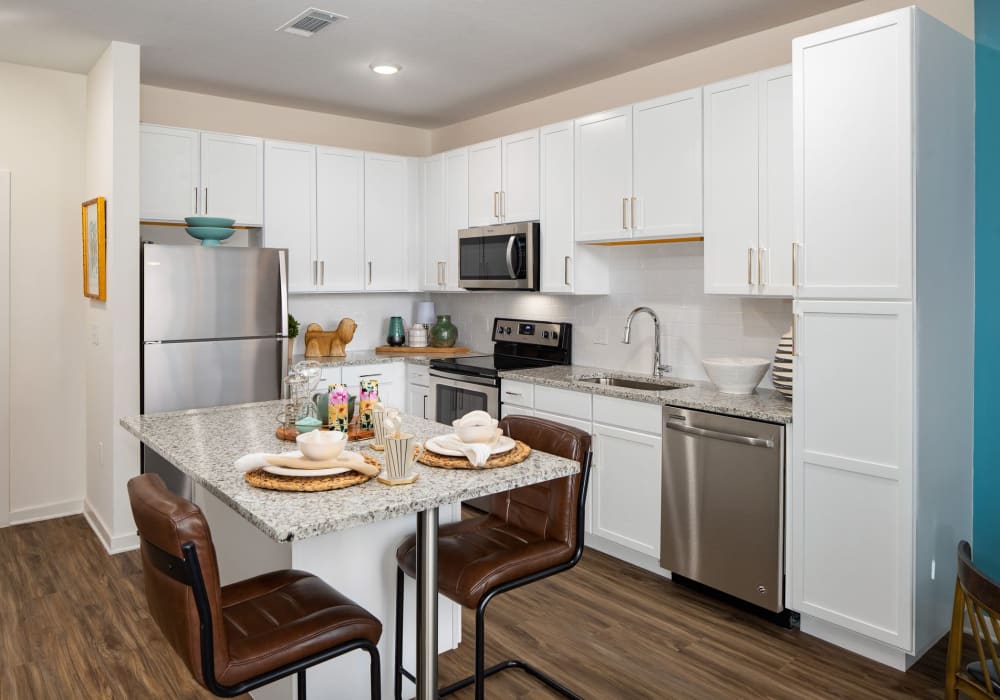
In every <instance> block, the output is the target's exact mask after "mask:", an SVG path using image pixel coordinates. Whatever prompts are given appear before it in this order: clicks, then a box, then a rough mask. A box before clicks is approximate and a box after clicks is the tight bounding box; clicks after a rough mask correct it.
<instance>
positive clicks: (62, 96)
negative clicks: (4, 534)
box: [0, 63, 87, 522]
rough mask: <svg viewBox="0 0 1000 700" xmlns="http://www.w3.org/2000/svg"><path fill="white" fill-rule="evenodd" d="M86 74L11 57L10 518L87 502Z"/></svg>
mask: <svg viewBox="0 0 1000 700" xmlns="http://www.w3.org/2000/svg"><path fill="white" fill-rule="evenodd" d="M86 81H87V79H86V76H83V75H76V74H73V73H63V72H60V71H53V70H46V69H41V68H31V67H27V66H20V65H12V64H9V63H0V94H2V95H3V99H2V100H0V168H2V169H7V170H10V171H11V173H12V175H11V179H12V192H13V196H12V202H11V243H10V250H11V267H12V269H11V299H12V304H11V307H12V308H11V327H10V338H11V397H10V399H11V403H10V406H11V465H12V466H11V471H12V473H11V489H10V509H11V514H10V517H11V522H23V521H26V520H33V519H37V518H43V517H51V516H56V515H64V514H67V513H78V512H80V508H81V505H82V501H83V491H84V455H83V453H84V423H85V417H84V415H83V414H84V387H85V384H84V353H85V351H84V347H85V343H86V338H85V325H84V320H83V311H84V304H85V302H84V297H83V293H82V279H81V267H82V253H81V245H80V203H81V202H82V201H83V200H84V199H85V193H84V190H83V187H82V181H83V168H84V140H85V137H84V125H85V123H86V99H87V83H86ZM0 332H3V333H7V332H8V331H7V329H6V328H4V329H3V330H2V331H0ZM5 448H6V446H5V445H4V446H0V449H5Z"/></svg>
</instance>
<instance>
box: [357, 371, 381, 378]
mask: <svg viewBox="0 0 1000 700" xmlns="http://www.w3.org/2000/svg"><path fill="white" fill-rule="evenodd" d="M381 376H382V373H381V372H372V373H371V374H359V375H358V378H363V377H381Z"/></svg>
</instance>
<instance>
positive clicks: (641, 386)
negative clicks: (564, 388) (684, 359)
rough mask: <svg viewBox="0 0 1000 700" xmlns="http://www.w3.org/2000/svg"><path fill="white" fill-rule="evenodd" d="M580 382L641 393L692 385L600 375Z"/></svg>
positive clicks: (665, 380)
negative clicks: (636, 390)
mask: <svg viewBox="0 0 1000 700" xmlns="http://www.w3.org/2000/svg"><path fill="white" fill-rule="evenodd" d="M576 381H578V382H583V383H585V384H600V385H602V386H617V387H620V388H622V389H638V390H640V391H670V390H671V389H684V388H686V387H689V386H691V385H690V384H681V383H680V382H673V381H670V380H669V379H662V380H656V379H630V378H629V377H613V376H608V375H599V376H596V377H579V378H578V379H576Z"/></svg>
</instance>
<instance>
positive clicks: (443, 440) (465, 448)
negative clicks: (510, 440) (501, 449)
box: [434, 430, 503, 467]
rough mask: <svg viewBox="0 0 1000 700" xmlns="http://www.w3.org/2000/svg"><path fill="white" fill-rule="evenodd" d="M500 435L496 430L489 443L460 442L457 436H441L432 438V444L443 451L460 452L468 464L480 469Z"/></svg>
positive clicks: (500, 432)
mask: <svg viewBox="0 0 1000 700" xmlns="http://www.w3.org/2000/svg"><path fill="white" fill-rule="evenodd" d="M502 434H503V433H502V431H500V430H497V434H496V435H495V436H494V438H493V440H492V441H491V442H462V441H461V440H459V439H458V436H457V435H442V436H440V437H436V438H434V444H435V445H437V446H438V447H440V448H442V449H445V450H455V451H456V452H461V453H462V454H463V455H465V458H466V459H467V460H469V464H471V465H472V466H474V467H481V466H483V465H484V464H486V462H487V461H489V459H490V454H491V453H492V452H493V447H494V446H495V445H496V444H497V441H498V440H499V439H500V436H501V435H502Z"/></svg>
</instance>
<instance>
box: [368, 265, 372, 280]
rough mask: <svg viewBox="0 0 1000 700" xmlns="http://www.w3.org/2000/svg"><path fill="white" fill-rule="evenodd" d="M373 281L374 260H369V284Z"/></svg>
mask: <svg viewBox="0 0 1000 700" xmlns="http://www.w3.org/2000/svg"><path fill="white" fill-rule="evenodd" d="M371 283H372V261H371V260H369V261H368V284H371Z"/></svg>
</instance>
